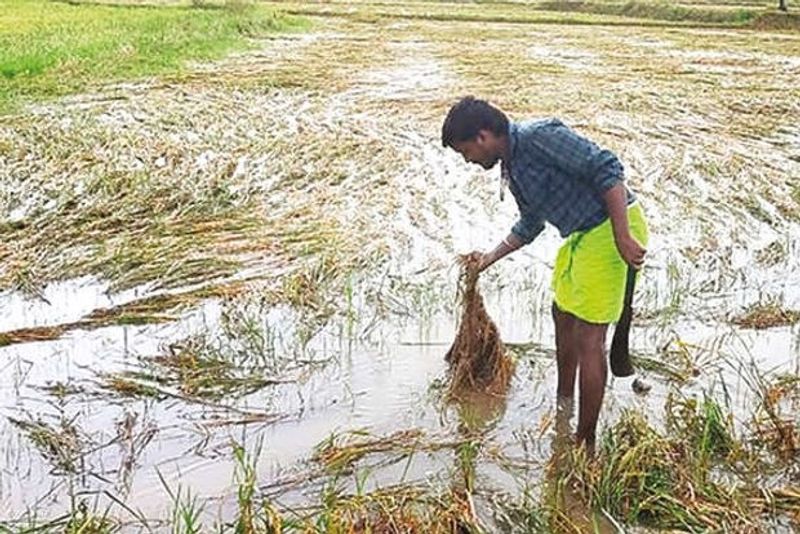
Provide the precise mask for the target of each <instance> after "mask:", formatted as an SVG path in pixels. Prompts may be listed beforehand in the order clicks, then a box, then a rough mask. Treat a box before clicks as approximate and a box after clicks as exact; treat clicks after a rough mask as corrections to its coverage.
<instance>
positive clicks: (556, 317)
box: [553, 302, 578, 399]
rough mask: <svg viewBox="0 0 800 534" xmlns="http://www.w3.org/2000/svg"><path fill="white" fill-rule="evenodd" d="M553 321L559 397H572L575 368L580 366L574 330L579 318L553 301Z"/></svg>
mask: <svg viewBox="0 0 800 534" xmlns="http://www.w3.org/2000/svg"><path fill="white" fill-rule="evenodd" d="M553 322H554V323H555V325H556V362H557V364H558V391H557V394H558V397H559V399H564V398H570V399H571V398H572V396H573V394H574V392H575V370H576V369H577V368H578V347H577V346H576V344H575V339H576V336H575V332H574V330H575V324H576V322H577V319H576V318H575V317H574V316H573V315H570V314H569V313H566V312H563V311H561V310H559V309H558V306H556V303H555V302H553Z"/></svg>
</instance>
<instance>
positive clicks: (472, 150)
mask: <svg viewBox="0 0 800 534" xmlns="http://www.w3.org/2000/svg"><path fill="white" fill-rule="evenodd" d="M492 137H493V136H492V135H491V134H490V133H489V132H486V131H484V130H481V131H480V132H478V135H476V136H475V139H472V140H469V141H456V142H455V143H453V148H454V149H455V151H456V152H458V153H459V154H461V155H462V156H463V157H464V161H466V162H467V163H475V164H477V165H480V166H481V167H483V168H484V169H486V170H489V169H491V168H492V167H494V166H495V165H496V164H497V162H498V161H500V154H499V153H498V151H497V150H496V148H495V143H493V139H492Z"/></svg>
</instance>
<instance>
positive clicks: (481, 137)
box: [475, 130, 488, 146]
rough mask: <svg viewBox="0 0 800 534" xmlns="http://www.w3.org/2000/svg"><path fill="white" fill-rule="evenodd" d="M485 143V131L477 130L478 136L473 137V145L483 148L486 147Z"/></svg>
mask: <svg viewBox="0 0 800 534" xmlns="http://www.w3.org/2000/svg"><path fill="white" fill-rule="evenodd" d="M486 141H488V139H487V136H486V130H478V135H476V136H475V143H477V144H478V145H479V146H484V145H486Z"/></svg>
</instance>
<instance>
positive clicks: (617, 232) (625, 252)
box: [603, 182, 647, 269]
mask: <svg viewBox="0 0 800 534" xmlns="http://www.w3.org/2000/svg"><path fill="white" fill-rule="evenodd" d="M603 201H604V202H605V204H606V211H607V212H608V218H609V219H611V227H612V228H613V229H614V242H615V243H616V244H617V250H619V254H620V256H622V259H623V260H625V263H627V264H628V265H630V266H632V267H634V268H635V269H641V268H642V265H644V255H645V253H646V252H647V251H646V250H645V249H644V248H643V247H642V246H641V245H640V244H639V243H638V242H637V241H636V240H635V239H634V238H633V236H632V235H631V232H630V229H629V228H628V196H627V192H626V191H625V186H624V185H623V184H622V182H618V183H617V184H616V185H614V186H613V187H611V189H609V190H607V191H606V192H605V193H603Z"/></svg>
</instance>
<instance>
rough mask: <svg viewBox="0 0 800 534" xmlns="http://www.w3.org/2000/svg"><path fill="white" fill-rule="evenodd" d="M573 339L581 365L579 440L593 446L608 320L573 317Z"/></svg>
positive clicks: (605, 366)
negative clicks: (595, 321)
mask: <svg viewBox="0 0 800 534" xmlns="http://www.w3.org/2000/svg"><path fill="white" fill-rule="evenodd" d="M574 321H575V325H574V327H573V330H572V332H573V336H574V337H573V341H574V344H575V346H576V347H577V351H578V357H577V358H578V361H579V367H580V379H579V380H580V408H579V410H578V430H577V432H576V438H577V441H578V443H585V444H586V446H587V448H589V449H591V448H592V447H594V440H595V430H596V429H597V418H598V416H599V415H600V407H601V405H602V404H603V395H604V393H605V388H606V377H607V375H608V364H607V363H606V356H605V348H606V332H607V331H608V325H607V324H591V323H587V322H586V321H582V320H581V319H578V318H575V319H574Z"/></svg>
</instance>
